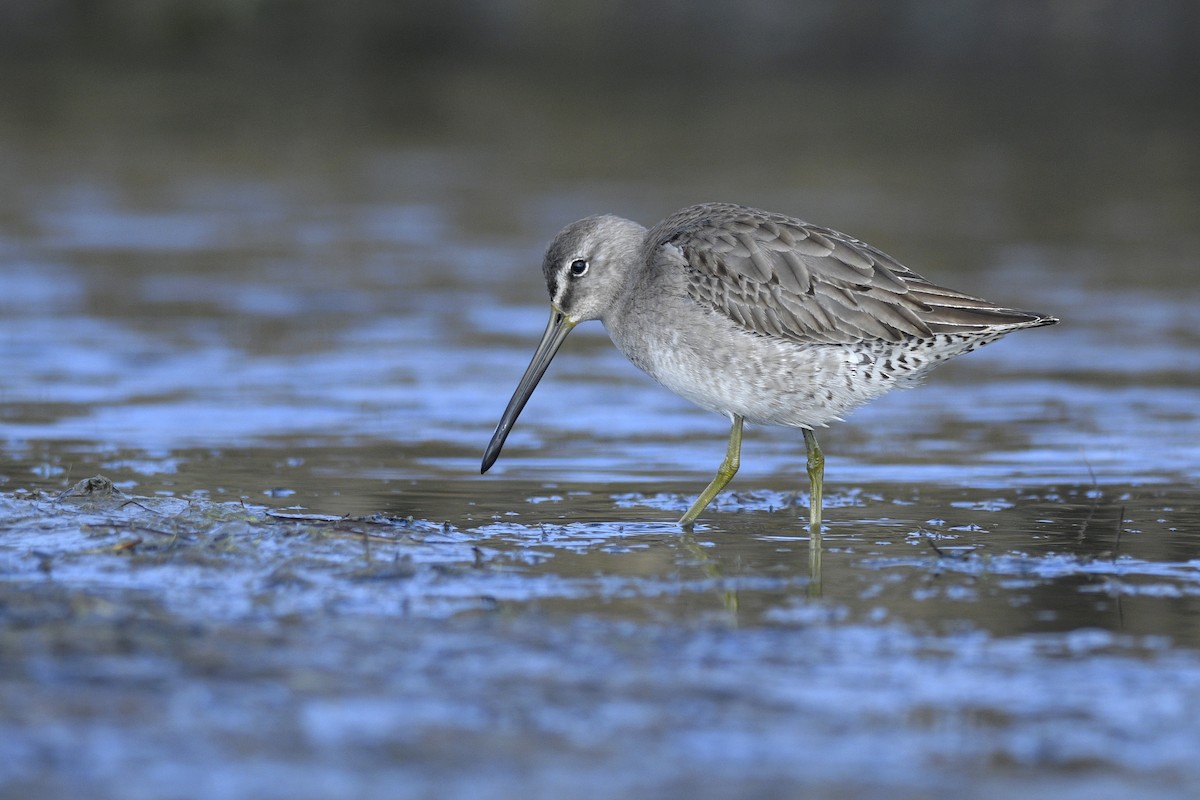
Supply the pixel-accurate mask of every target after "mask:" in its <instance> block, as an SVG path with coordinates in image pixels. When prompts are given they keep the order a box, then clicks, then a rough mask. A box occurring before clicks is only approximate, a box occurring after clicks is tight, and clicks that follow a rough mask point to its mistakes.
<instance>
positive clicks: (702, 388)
mask: <svg viewBox="0 0 1200 800" xmlns="http://www.w3.org/2000/svg"><path fill="white" fill-rule="evenodd" d="M542 269H543V272H544V274H545V278H546V286H547V289H548V291H549V292H550V296H551V304H552V306H553V311H552V313H551V318H550V324H549V325H548V326H547V328H546V333H545V334H544V335H543V337H542V342H541V344H540V345H539V346H538V349H537V352H536V353H535V355H534V358H533V361H532V363H531V364H530V365H529V369H528V370H527V371H526V373H525V376H524V377H523V378H522V379H521V382H520V384H519V385H518V387H517V391H516V393H515V394H514V395H513V398H512V400H511V402H510V403H509V406H508V408H507V409H506V410H505V413H504V416H503V417H502V419H501V421H500V424H499V425H498V426H497V428H496V433H495V434H494V435H493V437H492V441H491V443H490V444H489V446H488V449H487V452H486V453H485V455H484V461H483V470H484V471H485V472H486V471H487V469H488V468H489V467H490V466H491V465H492V463H493V462H494V461H495V459H496V457H497V456H498V455H499V453H500V448H501V447H502V446H503V444H504V439H505V437H507V435H508V431H509V430H510V429H511V427H512V424H513V423H514V422H515V421H516V418H517V415H518V414H520V412H521V409H522V408H524V405H525V402H526V401H527V400H528V399H529V395H530V394H531V393H532V392H533V389H534V387H535V386H536V385H537V382H538V380H539V379H540V378H541V376H542V374H543V373H544V372H545V370H546V367H547V366H548V365H549V363H550V359H551V358H553V356H554V353H555V352H556V351H557V350H558V347H559V346H560V345H561V344H562V342H563V340H564V339H565V338H566V336H567V334H568V333H569V332H570V330H571V329H572V328H573V327H574V326H575V325H576V324H578V323H579V322H583V321H586V320H592V319H599V320H601V321H603V323H604V325H605V327H606V328H607V329H608V332H609V335H610V336H611V337H612V340H613V342H614V343H615V344H616V345H617V347H618V348H620V350H621V352H623V353H624V354H625V355H626V356H627V357H628V358H629V359H630V360H631V361H632V362H633V363H634V364H636V365H637V366H638V367H639V368H641V369H642V370H644V371H645V372H646V373H648V374H649V375H651V376H652V377H653V378H654V379H655V380H657V381H658V382H659V383H661V384H662V385H663V386H665V387H667V388H668V389H670V390H672V391H673V392H675V393H677V394H679V395H680V396H682V397H684V398H686V399H688V400H690V401H692V402H693V403H695V404H697V405H699V406H701V407H702V408H706V409H710V410H712V411H716V412H719V413H721V414H724V415H726V416H728V417H729V418H730V419H731V420H732V421H733V430H732V431H731V434H730V446H729V451H728V454H727V456H726V460H725V462H724V463H723V464H722V467H721V470H720V471H719V472H718V476H717V479H716V480H715V481H714V482H713V484H712V485H710V487H709V490H707V491H706V492H705V493H704V494H702V495H701V498H700V500H698V501H697V505H695V506H693V508H692V509H691V510H690V511H689V512H688V514H686V515H684V518H683V520H681V522H682V523H683V524H685V525H686V524H690V522H691V521H692V520H693V519H694V518H695V515H696V514H698V513H699V511H700V510H701V509H702V508H703V505H704V504H707V502H708V501H710V500H711V499H712V495H714V494H715V492H716V491H717V490H719V489H720V488H722V487H723V486H724V485H725V484H726V483H728V480H729V479H730V478H731V477H732V476H733V473H734V472H736V470H737V467H738V459H739V457H738V450H739V448H740V442H741V429H742V424H743V422H747V421H748V422H753V423H760V424H767V425H784V426H789V427H795V428H802V429H804V430H805V432H806V433H805V441H806V444H807V446H808V453H809V470H810V481H811V488H812V490H813V503H814V514H813V517H812V521H813V524H814V525H816V524H818V522H819V497H820V483H821V470H822V464H823V457H822V456H821V453H820V450H819V448H818V447H817V445H816V439H815V438H814V437H813V436H812V433H811V432H812V429H813V428H815V427H820V426H823V425H826V424H827V423H828V422H830V421H832V420H836V419H839V418H841V417H842V416H843V415H844V414H845V413H846V412H848V411H849V410H851V409H852V408H854V407H855V406H858V405H860V404H862V403H865V402H867V401H868V400H871V399H872V398H875V397H878V396H879V395H881V394H883V393H885V392H887V391H888V390H890V389H892V388H894V387H896V386H904V385H912V384H914V383H916V382H917V381H919V380H920V379H921V378H923V377H924V376H925V375H926V374H927V373H928V372H929V371H930V370H931V369H933V368H934V367H935V366H937V365H938V364H940V363H942V362H944V361H946V360H948V359H950V358H954V357H955V356H959V355H963V354H965V353H969V352H971V351H972V350H975V349H977V348H979V347H981V346H983V345H985V344H987V343H989V342H993V341H995V340H997V339H999V338H1000V337H1002V336H1004V335H1005V334H1007V333H1010V332H1012V331H1015V330H1019V329H1021V328H1035V327H1038V326H1042V325H1053V324H1054V323H1056V322H1058V320H1057V319H1055V318H1054V317H1050V316H1046V315H1043V314H1037V313H1033V312H1029V311H1019V310H1017V309H1012V308H1006V307H1004V306H999V305H996V304H994V303H991V302H989V301H987V300H984V299H982V298H979V297H975V296H973V295H969V294H966V293H964V292H959V291H956V290H953V289H947V288H945V287H942V286H938V285H937V284H935V283H933V282H931V281H929V280H927V279H925V278H923V277H921V276H920V275H918V274H917V273H915V272H913V271H912V270H911V269H909V268H908V267H905V266H904V265H903V264H901V263H899V262H898V261H896V260H895V259H893V258H892V257H891V256H888V255H887V254H886V253H883V252H882V251H880V250H878V249H876V248H874V247H872V246H871V245H868V244H866V243H864V242H860V241H859V240H858V239H854V238H852V237H850V236H847V235H845V234H843V233H839V232H837V231H835V230H830V229H829V228H821V227H818V226H816V225H810V224H809V223H807V222H802V221H800V220H798V219H793V218H792V217H788V216H784V215H782V214H772V213H770V212H767V211H760V210H758V209H753V208H747V207H745V206H739V205H732V204H728V203H707V204H702V205H696V206H691V207H689V208H685V209H683V210H681V211H678V212H676V213H675V214H672V215H671V216H670V217H667V218H666V219H665V220H663V221H662V222H660V223H658V224H657V225H655V226H654V227H653V228H651V229H649V230H647V229H646V228H644V227H642V226H641V225H639V224H637V223H636V222H631V221H629V220H626V219H622V218H620V217H615V216H608V215H605V216H596V217H588V218H587V219H582V220H580V221H578V222H575V223H573V224H571V225H569V226H567V227H566V228H565V229H564V230H563V231H562V232H561V233H559V235H558V236H557V237H556V238H555V239H554V241H553V242H552V243H551V245H550V247H549V248H548V249H547V251H546V257H545V260H544V262H543V265H542Z"/></svg>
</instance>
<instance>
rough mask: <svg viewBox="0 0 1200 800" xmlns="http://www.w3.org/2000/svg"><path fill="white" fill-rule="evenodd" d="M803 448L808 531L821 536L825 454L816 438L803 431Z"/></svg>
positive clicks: (808, 431)
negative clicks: (806, 473) (805, 458)
mask: <svg viewBox="0 0 1200 800" xmlns="http://www.w3.org/2000/svg"><path fill="white" fill-rule="evenodd" d="M804 447H805V448H806V449H807V450H808V530H809V533H811V534H812V535H813V536H820V535H821V499H822V496H823V495H824V492H825V454H824V453H822V452H821V448H820V447H819V446H818V445H817V437H816V436H815V435H814V434H813V432H812V431H811V430H809V429H808V428H805V429H804Z"/></svg>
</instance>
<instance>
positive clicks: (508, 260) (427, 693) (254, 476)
mask: <svg viewBox="0 0 1200 800" xmlns="http://www.w3.org/2000/svg"><path fill="white" fill-rule="evenodd" d="M610 88H611V87H610ZM896 88H897V87H895V86H894V85H888V84H887V83H886V82H880V83H872V82H866V81H864V82H862V83H860V84H846V83H838V82H829V83H828V84H823V83H821V82H817V83H815V84H814V85H812V86H810V87H808V88H807V89H806V91H805V93H804V94H803V97H800V96H799V95H797V90H796V88H795V86H794V85H793V86H789V85H786V84H783V83H776V84H772V83H770V82H766V83H763V84H761V85H758V86H756V87H751V88H748V89H744V90H743V91H740V92H736V93H733V95H732V99H730V98H729V97H728V96H727V97H725V100H724V101H723V102H721V103H718V102H717V101H716V100H712V99H710V100H708V101H706V102H702V103H701V104H700V106H699V107H697V106H696V104H695V103H692V104H685V103H682V102H680V101H677V100H673V99H671V97H672V96H670V95H669V93H667V94H663V93H662V92H658V91H655V92H651V91H649V90H646V91H644V92H643V91H639V90H622V91H619V92H612V93H608V92H605V91H604V90H603V89H601V88H597V90H596V92H595V93H591V94H588V96H587V97H586V100H585V98H583V97H580V96H579V93H577V92H574V93H563V92H562V91H559V89H561V87H555V86H548V87H541V88H538V87H533V86H530V85H528V84H526V83H522V82H519V81H518V82H510V81H508V80H506V79H505V78H504V77H503V76H499V77H498V76H496V75H487V74H479V73H474V72H471V71H469V70H463V71H461V72H447V73H445V74H439V75H437V76H429V78H428V80H425V81H421V82H412V83H402V84H399V85H388V86H372V85H369V84H364V85H362V86H359V87H357V88H356V90H355V91H354V92H352V93H349V94H347V93H344V92H339V91H331V90H320V89H319V88H318V89H317V90H316V91H313V90H312V89H311V87H307V88H306V89H305V90H303V91H302V90H301V89H298V88H297V87H295V86H293V85H291V84H287V83H284V84H283V85H280V86H270V87H267V89H266V90H264V89H263V88H262V87H253V86H244V85H236V84H231V85H224V86H221V87H217V88H214V87H213V86H212V85H211V84H208V83H199V84H198V83H196V82H195V81H194V80H193V79H191V78H188V77H187V76H172V75H153V76H141V77H139V78H129V77H128V76H126V77H124V78H117V79H114V78H113V76H95V77H94V78H92V79H90V80H89V79H87V78H80V77H79V76H78V75H73V76H72V80H69V81H67V80H64V79H62V78H61V76H56V75H55V74H47V75H38V76H26V77H25V78H23V79H22V80H19V81H12V82H10V85H7V86H6V87H5V91H6V93H7V94H8V107H10V108H12V109H15V110H17V111H19V112H21V113H15V114H12V115H9V116H6V117H5V118H4V120H3V125H2V126H0V164H2V165H3V167H0V169H3V171H4V174H3V176H2V177H3V178H4V180H2V181H0V287H2V289H0V375H2V376H3V377H2V378H0V453H2V457H3V462H2V464H0V481H2V484H0V489H2V490H3V491H2V493H0V531H2V532H0V579H2V580H0V621H2V622H3V632H2V634H0V635H2V638H0V658H2V659H3V663H4V665H5V669H4V670H3V677H2V678H0V708H2V709H3V715H2V718H0V726H2V727H3V735H0V742H3V744H0V749H2V750H3V753H2V755H3V758H0V763H2V764H4V765H5V766H3V767H0V786H3V787H5V791H7V792H10V793H13V796H19V795H21V794H22V793H25V794H29V793H38V794H40V795H42V796H63V797H66V796H75V795H77V794H78V793H79V792H80V791H82V790H83V789H84V787H86V788H87V790H88V791H89V792H91V793H95V794H99V795H108V796H118V795H119V796H125V797H139V796H145V797H156V796H164V795H169V794H170V793H172V792H175V791H177V789H176V788H175V787H179V786H194V787H196V791H197V792H198V793H200V794H217V793H220V794H222V795H223V796H231V797H234V796H245V797H249V796H254V797H272V796H285V795H286V796H288V797H306V796H312V797H316V796H328V795H330V794H339V795H348V794H350V795H367V796H384V795H388V796H391V795H394V794H395V793H397V792H405V793H408V794H410V795H415V796H422V795H426V796H439V797H456V796H462V797H474V796H479V794H480V793H481V792H483V791H486V792H487V793H488V794H490V795H491V796H501V797H503V796H514V797H516V796H520V797H530V796H535V797H536V796H546V797H553V796H562V795H563V794H564V793H570V794H572V796H580V797H588V796H628V795H630V794H632V793H658V794H666V795H670V794H674V795H681V796H682V795H685V794H686V795H687V796H694V797H703V796H712V797H717V796H728V795H729V794H732V793H738V794H741V795H743V796H745V795H758V796H780V795H784V794H790V793H794V792H795V791H796V790H798V789H799V790H809V791H813V792H819V793H825V794H837V795H839V796H857V797H875V796H888V797H896V796H944V797H957V796H962V793H963V791H964V787H970V788H971V793H972V796H979V797H989V796H994V797H1006V796H1012V795H1013V794H1015V793H1017V792H1020V793H1022V794H1024V795H1028V796H1033V797H1051V796H1054V797H1062V796H1064V795H1066V796H1089V797H1109V796H1111V797H1119V796H1128V795H1130V794H1137V795H1138V796H1146V797H1173V796H1188V795H1189V794H1190V793H1192V792H1194V791H1195V790H1197V787H1200V772H1198V771H1197V768H1196V766H1195V759H1194V753H1195V752H1196V751H1197V749H1200V726H1198V725H1197V723H1196V715H1195V713H1194V709H1195V708H1197V707H1198V703H1200V660H1198V659H1200V656H1198V648H1200V629H1198V626H1197V624H1196V622H1195V620H1196V619H1197V618H1200V617H1198V614H1197V612H1198V611H1200V555H1198V553H1200V547H1198V545H1200V496H1198V495H1197V492H1196V489H1195V486H1196V483H1197V480H1198V478H1200V445H1198V444H1197V443H1198V442H1200V406H1198V405H1197V402H1196V399H1197V389H1198V388H1200V385H1198V379H1197V375H1200V355H1198V354H1200V334H1197V331H1198V330H1200V311H1198V310H1197V309H1198V308H1200V303H1198V302H1197V301H1198V299H1200V298H1198V297H1197V295H1196V289H1195V286H1194V283H1193V277H1194V271H1195V264H1194V260H1193V257H1192V255H1191V254H1192V253H1194V252H1196V249H1197V245H1198V244H1200V242H1197V233H1196V228H1195V220H1196V219H1198V218H1200V213H1198V212H1200V202H1198V201H1197V198H1198V197H1200V170H1198V169H1197V160H1196V159H1197V156H1196V151H1195V148H1194V141H1195V138H1194V137H1195V134H1196V119H1195V115H1194V112H1192V111H1190V110H1189V109H1187V108H1186V107H1182V106H1179V105H1168V106H1165V107H1164V106H1157V105H1154V101H1153V98H1148V97H1147V98H1136V99H1135V98H1123V99H1121V102H1120V103H1119V104H1117V105H1119V106H1120V108H1114V104H1112V103H1105V102H1099V100H1098V98H1097V97H1096V96H1094V95H1088V94H1087V93H1082V94H1080V95H1076V96H1071V97H1066V98H1062V99H1061V102H1059V103H1042V102H1041V101H1037V100H1032V101H1031V100H1028V99H1027V98H1024V97H1019V96H1015V95H1014V94H1011V93H1004V92H997V93H994V94H990V95H989V94H987V93H976V92H967V91H959V90H955V89H954V88H953V87H952V86H929V87H920V88H916V89H914V88H913V87H907V88H906V90H905V91H904V92H903V93H897V91H896ZM706 97H707V95H706ZM779 97H788V98H793V99H794V102H792V103H780V102H779V100H778V98H779ZM801 100H803V101H804V102H801ZM597 103H599V104H600V105H601V106H602V107H603V108H604V109H605V110H606V113H605V114H603V115H600V118H598V117H597V115H595V114H592V113H588V112H589V111H590V110H592V109H594V108H595V107H596V104H597ZM706 103H707V104H706ZM1030 103H1032V104H1033V105H1032V106H1030V105H1029V104H1030ZM730 104H732V107H731V105H730ZM814 105H816V106H819V107H821V108H822V109H823V113H822V114H821V115H820V116H819V117H815V116H814V115H812V114H811V113H808V110H809V109H811V108H812V107H814ZM768 108H769V109H771V111H772V114H773V116H772V119H774V120H776V121H777V124H776V125H774V126H770V127H769V128H768V129H765V130H764V129H761V128H754V129H753V130H751V129H749V128H747V126H745V125H744V124H742V121H743V120H745V119H747V118H754V117H755V116H756V115H761V114H763V113H765V109H768ZM1138 108H1142V110H1144V111H1150V110H1152V111H1153V112H1154V113H1127V112H1129V111H1130V109H1134V110H1136V109H1138ZM867 109H869V110H870V113H869V114H868V113H867V112H866V110H867ZM717 112H719V113H717ZM1034 112H1036V113H1034ZM1118 112H1120V113H1118ZM680 114H687V115H688V116H689V118H694V119H695V120H697V122H696V123H695V124H690V125H680V124H679V123H678V117H679V115H680ZM629 142H637V143H639V144H638V146H636V147H633V146H630V145H629ZM705 200H731V201H739V202H746V203H751V204H755V205H760V206H763V207H768V208H772V209H776V210H781V211H787V212H790V213H793V214H796V215H799V216H802V217H805V218H807V219H809V220H811V221H813V222H817V223H820V224H825V225H830V226H833V227H837V228H840V229H843V230H846V231H848V232H850V233H852V234H854V235H857V236H859V237H861V238H863V239H866V240H867V241H871V242H872V243H875V244H877V245H879V246H881V247H883V248H884V249H886V250H887V251H889V252H891V253H892V254H894V255H895V256H896V257H898V258H899V259H900V260H901V261H903V262H905V263H906V264H908V265H910V266H912V267H913V268H915V269H917V270H918V271H920V272H922V273H923V274H925V275H927V276H928V277H930V278H932V279H934V280H937V281H941V282H945V283H947V284H950V285H953V286H955V287H958V288H962V289H965V290H968V291H973V292H976V293H979V294H982V295H985V296H987V297H989V298H992V299H995V300H997V301H1001V302H1004V303H1007V304H1011V305H1013V306H1017V307H1028V308H1033V309H1037V310H1039V311H1042V312H1045V313H1052V314H1055V315H1057V316H1059V317H1061V318H1062V320H1063V323H1062V324H1061V325H1060V326H1057V327H1055V328H1049V329H1042V330H1036V331H1029V332H1022V333H1019V334H1016V335H1014V336H1012V337H1010V338H1008V339H1006V340H1005V341H1003V342H1001V343H998V344H996V345H992V346H989V347H988V348H985V349H984V350H982V351H980V352H978V353H976V354H973V355H971V356H970V357H968V358H964V359H962V360H960V361H958V362H956V363H954V364H951V365H949V366H946V367H944V368H942V369H940V370H939V371H938V372H937V373H935V374H934V376H933V377H932V378H931V380H930V381H929V384H928V385H927V386H924V387H922V388H919V389H915V390H911V391H904V392H898V393H895V394H893V395H891V396H889V397H886V398H883V399H882V400H880V401H877V402H875V403H873V404H871V405H870V406H867V407H865V408H863V409H861V410H859V411H857V412H855V413H854V414H853V415H852V416H851V417H850V418H849V419H848V420H847V421H846V422H844V423H841V424H838V425H836V426H834V427H831V428H830V429H828V430H827V431H823V432H821V435H820V438H821V442H822V445H823V447H824V449H825V451H826V454H827V457H828V462H827V467H826V481H827V493H828V496H827V505H826V514H825V516H826V522H827V524H828V530H827V534H826V539H825V548H824V551H823V553H822V559H821V562H820V564H819V568H817V567H816V566H814V564H813V562H812V560H811V559H810V554H809V549H808V541H807V537H806V535H805V532H804V530H803V527H802V520H803V519H805V518H806V516H807V508H806V502H807V497H806V493H805V489H806V486H805V477H804V452H803V446H802V440H801V437H800V436H799V435H798V433H797V432H794V431H787V430H772V429H758V428H754V429H750V430H749V431H748V433H747V437H746V443H745V448H744V452H743V456H744V458H743V468H742V472H741V473H740V474H739V475H738V477H737V478H736V480H735V482H734V483H733V484H731V486H730V491H728V492H726V493H724V494H722V495H721V496H720V497H719V498H718V501H717V503H716V504H715V506H714V507H713V508H712V509H711V510H710V511H709V512H707V513H706V514H704V515H703V517H702V518H701V523H700V524H699V525H697V527H696V530H695V531H694V532H693V533H691V534H683V533H681V532H680V531H679V530H678V528H677V527H676V526H675V525H674V523H673V521H674V520H675V519H677V518H678V516H679V515H680V514H681V513H682V511H683V510H684V509H686V508H687V506H688V504H689V503H690V501H691V499H692V498H693V497H694V496H695V494H696V493H697V492H698V491H699V490H700V489H701V488H703V486H704V485H705V483H706V482H707V481H708V480H709V478H710V477H711V474H712V472H713V470H715V468H716V465H717V463H718V462H719V460H720V458H721V455H722V453H723V452H724V447H725V436H726V434H727V423H726V422H725V421H724V420H722V419H721V418H719V417H716V416H715V415H710V414H707V413H705V412H702V411H700V410H698V409H694V408H691V407H690V406H688V405H687V404H686V403H685V402H683V401H682V400H679V399H678V398H675V397H674V396H672V395H671V394H669V393H668V392H666V391H665V390H662V389H660V388H659V387H657V386H655V385H654V384H653V383H652V382H651V381H650V380H649V379H647V378H645V377H644V376H642V375H641V374H640V373H638V372H637V371H636V370H635V369H634V368H633V367H631V366H630V365H629V364H628V363H627V362H625V360H624V359H623V357H621V355H620V354H619V353H617V352H616V351H615V350H614V349H613V348H612V347H611V345H610V344H609V343H608V342H607V339H606V338H605V336H604V333H603V330H602V328H601V327H600V326H599V325H598V324H595V325H589V326H582V327H581V328H580V329H579V330H578V331H577V332H576V333H575V334H573V335H572V337H571V340H570V341H569V342H568V343H567V345H566V346H565V347H564V349H563V351H562V353H561V354H560V356H559V358H558V360H557V361H556V363H555V365H554V366H553V367H552V369H551V370H550V373H549V374H548V375H547V377H546V379H545V380H544V382H543V385H542V386H541V387H540V388H539V390H538V392H537V393H536V394H535V396H534V398H533V400H532V401H531V402H530V404H529V406H528V408H527V409H526V411H525V412H524V414H523V416H522V418H521V420H520V422H519V423H518V425H517V427H516V429H515V431H514V433H513V434H512V436H511V438H510V440H509V443H508V445H507V447H506V449H505V451H504V454H503V456H502V457H501V459H500V461H499V462H498V463H497V465H496V467H495V468H494V469H493V471H492V472H490V473H489V474H488V475H487V476H480V475H479V474H478V469H479V460H480V457H481V455H482V449H483V446H484V445H485V444H486V442H487V440H488V437H489V436H490V433H491V428H492V426H494V425H495V423H496V421H497V419H498V417H499V414H500V411H501V410H502V409H503V407H504V404H505V402H506V401H507V398H508V393H509V392H510V391H511V389H512V388H513V386H515V383H516V380H517V378H518V377H519V375H520V373H521V371H522V370H523V369H524V366H525V364H526V362H527V359H528V357H529V355H530V354H531V352H532V348H533V346H534V344H535V341H536V337H537V336H538V334H539V333H540V331H541V329H542V326H543V325H544V322H545V319H544V317H545V314H546V313H547V303H546V298H545V296H544V287H543V286H542V285H541V277H540V270H539V264H540V257H541V249H542V247H543V246H544V244H545V242H546V241H547V240H548V239H549V238H550V237H551V236H553V234H554V232H555V231H557V229H558V228H559V227H561V226H562V225H563V224H565V223H567V222H569V221H571V220H573V219H575V218H577V217H579V216H583V215H585V214H590V213H595V212H600V211H613V212H617V213H621V214H624V215H627V216H630V217H633V218H636V219H639V220H640V221H642V222H644V223H652V222H653V221H655V220H656V219H658V218H660V217H662V216H664V215H666V214H667V213H669V212H671V211H673V210H674V209H675V208H677V207H680V206H682V205H685V204H688V203H692V202H698V201H705ZM95 475H103V476H105V477H106V478H107V479H109V480H111V481H112V483H113V484H114V485H115V488H116V490H117V493H115V494H109V493H108V490H107V484H105V483H104V482H98V483H95V484H94V485H93V486H92V488H93V489H94V490H95V491H92V492H90V493H87V492H86V491H85V490H86V488H87V485H86V484H85V486H84V488H81V489H78V490H76V491H74V492H67V490H68V489H70V487H73V486H75V485H76V484H77V483H79V482H80V481H83V480H85V479H88V478H90V477H92V476H95ZM64 492H67V493H66V494H65V495H64V494H63V493H64ZM467 764H469V765H470V769H466V768H465V767H464V765H467ZM215 765H220V768H219V769H215V768H214V766H215Z"/></svg>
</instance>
